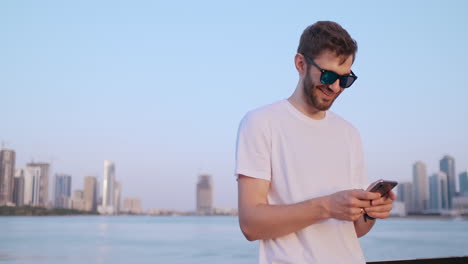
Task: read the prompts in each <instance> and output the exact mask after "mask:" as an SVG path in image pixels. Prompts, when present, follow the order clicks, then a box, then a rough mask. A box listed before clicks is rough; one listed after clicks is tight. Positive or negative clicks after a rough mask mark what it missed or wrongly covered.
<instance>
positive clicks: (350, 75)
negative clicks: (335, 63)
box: [302, 54, 358, 89]
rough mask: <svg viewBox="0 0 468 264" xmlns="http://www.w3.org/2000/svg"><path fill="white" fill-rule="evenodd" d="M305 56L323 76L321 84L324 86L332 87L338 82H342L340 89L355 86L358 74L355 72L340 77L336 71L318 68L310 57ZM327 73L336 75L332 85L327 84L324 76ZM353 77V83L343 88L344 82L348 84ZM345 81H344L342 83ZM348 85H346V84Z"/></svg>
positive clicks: (321, 76)
mask: <svg viewBox="0 0 468 264" xmlns="http://www.w3.org/2000/svg"><path fill="white" fill-rule="evenodd" d="M302 55H303V56H304V58H305V59H306V61H307V63H309V64H311V65H313V66H315V67H316V68H317V69H318V70H319V71H320V72H321V73H322V74H321V75H320V82H321V83H323V84H327V85H330V84H332V83H334V82H336V80H340V87H341V88H343V89H345V88H349V87H351V85H353V83H354V82H355V81H356V80H357V78H358V77H357V76H356V74H354V72H353V71H351V73H350V74H346V75H339V74H338V73H336V72H334V71H329V70H324V69H322V68H320V66H318V65H317V64H316V63H315V62H314V61H313V60H312V59H311V58H310V57H308V56H306V55H304V54H302ZM326 72H330V73H333V74H334V75H336V76H337V77H336V79H335V80H334V81H333V82H332V83H326V82H325V81H324V80H323V79H324V78H323V76H324V73H326ZM349 77H351V78H352V79H353V81H352V82H351V84H350V85H348V86H346V87H343V86H344V85H341V84H342V83H343V82H347V80H348V78H349ZM342 80H343V81H342ZM345 84H346V83H345Z"/></svg>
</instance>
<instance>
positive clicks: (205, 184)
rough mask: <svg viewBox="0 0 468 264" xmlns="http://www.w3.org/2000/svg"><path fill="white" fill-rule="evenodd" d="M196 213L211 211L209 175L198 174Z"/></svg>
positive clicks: (210, 212)
mask: <svg viewBox="0 0 468 264" xmlns="http://www.w3.org/2000/svg"><path fill="white" fill-rule="evenodd" d="M197 213H198V214H201V215H209V214H212V213H213V184H212V181H211V175H200V176H199V177H198V183H197Z"/></svg>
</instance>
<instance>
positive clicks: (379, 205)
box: [354, 191, 396, 237]
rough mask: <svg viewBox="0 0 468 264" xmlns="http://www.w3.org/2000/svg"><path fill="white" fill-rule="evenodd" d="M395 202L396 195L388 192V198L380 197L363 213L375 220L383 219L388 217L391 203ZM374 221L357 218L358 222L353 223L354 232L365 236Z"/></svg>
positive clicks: (359, 235)
mask: <svg viewBox="0 0 468 264" xmlns="http://www.w3.org/2000/svg"><path fill="white" fill-rule="evenodd" d="M395 200H396V195H395V193H394V192H393V191H390V193H389V194H388V196H384V197H381V198H379V199H377V200H373V201H372V203H370V202H369V204H368V205H367V206H366V207H365V208H364V211H365V212H366V213H367V214H368V215H369V216H370V217H373V218H375V219H385V218H387V217H389V216H390V211H391V210H392V203H393V201H395ZM375 219H374V220H371V219H367V221H365V220H364V216H361V217H359V219H358V220H356V221H354V229H355V230H356V235H357V236H358V237H362V236H364V235H365V234H367V233H368V232H369V231H370V230H371V229H372V227H373V226H374V224H375Z"/></svg>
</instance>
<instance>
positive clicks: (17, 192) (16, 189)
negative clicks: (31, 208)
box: [13, 168, 24, 206]
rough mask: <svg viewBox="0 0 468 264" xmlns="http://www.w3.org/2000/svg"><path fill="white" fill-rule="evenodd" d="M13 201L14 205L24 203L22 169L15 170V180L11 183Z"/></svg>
mask: <svg viewBox="0 0 468 264" xmlns="http://www.w3.org/2000/svg"><path fill="white" fill-rule="evenodd" d="M13 185H14V186H13V203H14V204H15V205H16V206H23V205H24V169H20V168H17V169H16V170H15V180H14V184H13Z"/></svg>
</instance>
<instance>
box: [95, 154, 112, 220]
mask: <svg viewBox="0 0 468 264" xmlns="http://www.w3.org/2000/svg"><path fill="white" fill-rule="evenodd" d="M114 203H115V165H114V163H113V162H110V161H107V160H106V161H104V179H103V181H102V204H101V206H99V208H98V211H99V213H101V214H114V212H115V204H114Z"/></svg>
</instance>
